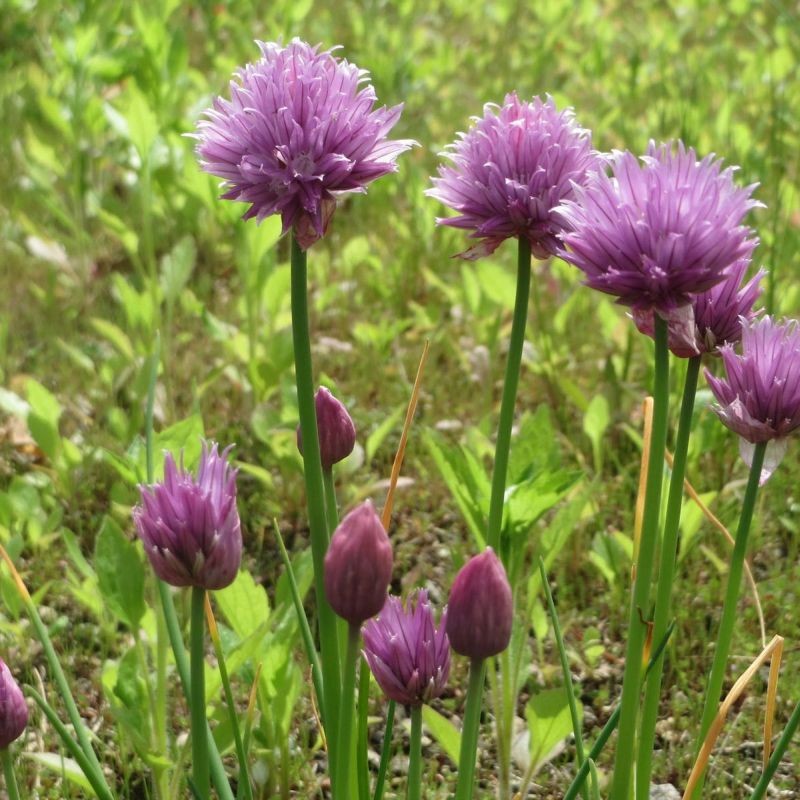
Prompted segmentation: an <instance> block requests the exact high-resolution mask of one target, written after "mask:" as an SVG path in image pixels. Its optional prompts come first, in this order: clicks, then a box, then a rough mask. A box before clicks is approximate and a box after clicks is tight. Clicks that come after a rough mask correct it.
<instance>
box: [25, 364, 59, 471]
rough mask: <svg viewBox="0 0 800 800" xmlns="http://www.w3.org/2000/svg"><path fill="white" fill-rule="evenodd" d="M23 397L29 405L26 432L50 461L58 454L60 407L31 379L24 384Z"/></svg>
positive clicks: (49, 394)
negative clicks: (27, 431)
mask: <svg viewBox="0 0 800 800" xmlns="http://www.w3.org/2000/svg"><path fill="white" fill-rule="evenodd" d="M25 396H26V399H27V401H28V404H29V405H30V411H29V412H28V430H29V431H30V432H31V436H33V438H34V441H35V442H36V444H38V445H39V447H41V448H42V451H43V452H44V453H45V455H46V456H47V457H48V458H49V459H51V460H52V459H54V458H55V457H56V455H57V453H58V448H59V444H60V441H61V437H60V435H59V433H58V421H59V419H60V418H61V405H60V404H59V402H58V400H57V399H56V398H55V396H54V395H53V394H52V393H51V392H50V391H48V390H47V389H46V388H45V387H44V386H42V384H41V383H39V382H38V381H36V380H34V379H33V378H29V379H28V381H27V382H26V384H25Z"/></svg>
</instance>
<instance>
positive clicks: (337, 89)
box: [195, 39, 416, 250]
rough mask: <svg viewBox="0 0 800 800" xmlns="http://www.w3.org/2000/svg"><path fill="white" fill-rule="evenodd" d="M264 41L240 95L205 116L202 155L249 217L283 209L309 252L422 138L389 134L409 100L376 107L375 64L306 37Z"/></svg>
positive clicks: (236, 87)
mask: <svg viewBox="0 0 800 800" xmlns="http://www.w3.org/2000/svg"><path fill="white" fill-rule="evenodd" d="M258 46H259V48H260V49H261V58H260V59H259V60H258V61H256V62H255V63H254V64H248V65H247V66H245V67H244V68H243V69H241V70H239V71H238V72H237V73H236V77H237V79H238V80H235V81H232V82H231V84H230V100H225V99H223V98H221V97H218V98H217V99H216V100H215V101H214V105H213V107H212V108H210V109H208V110H207V111H206V112H205V117H206V118H205V119H204V120H202V121H201V122H200V123H199V124H198V133H197V134H196V135H195V138H196V139H197V140H198V145H197V154H198V156H199V158H200V164H201V166H202V168H203V169H204V170H205V171H206V172H209V173H211V174H212V175H217V176H218V177H220V178H222V179H223V181H224V187H225V188H226V190H227V191H226V192H225V194H223V195H222V197H223V198H225V199H228V200H239V201H242V202H245V203H249V204H250V208H249V209H248V210H247V211H246V212H245V214H244V218H245V219H250V218H252V217H255V218H256V219H257V220H258V221H259V222H260V221H261V220H263V219H264V218H265V217H269V216H271V215H272V214H280V215H281V220H282V222H283V232H284V233H286V232H287V231H289V230H291V229H294V233H295V236H296V237H297V241H298V243H299V244H300V246H301V247H302V248H303V249H304V250H305V249H307V248H308V247H310V246H311V245H312V244H314V242H315V241H317V240H318V239H320V238H321V237H322V236H324V235H325V231H326V229H327V227H328V222H329V221H330V218H331V216H332V215H333V212H334V209H335V207H336V198H337V197H338V196H340V195H342V194H346V193H350V192H365V191H366V187H367V184H369V183H371V182H372V181H374V180H375V179H376V178H380V177H381V176H382V175H386V174H387V173H389V172H396V171H397V165H396V164H395V161H396V160H397V157H398V156H399V155H400V154H401V153H403V152H404V151H406V150H408V149H409V148H410V147H412V146H413V145H414V144H416V143H415V142H413V141H411V140H408V139H401V140H391V139H388V138H387V135H388V133H389V131H390V130H391V129H392V128H393V127H394V125H395V123H396V122H397V120H398V119H399V118H400V112H401V111H402V106H401V105H398V106H394V107H393V108H386V107H383V108H375V105H376V102H377V98H376V96H375V90H374V89H373V87H372V86H371V85H370V84H369V83H367V82H366V81H367V73H366V71H364V70H362V69H359V68H358V67H356V66H355V65H354V64H349V63H348V62H347V61H345V60H344V59H339V58H336V57H335V56H334V55H333V51H332V50H320V49H319V46H316V47H311V46H310V45H308V44H306V43H305V42H303V41H301V40H300V39H293V40H292V41H291V42H290V43H289V44H288V45H286V46H285V47H284V46H282V45H281V44H276V43H264V42H258Z"/></svg>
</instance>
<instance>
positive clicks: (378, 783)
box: [372, 700, 397, 800]
mask: <svg viewBox="0 0 800 800" xmlns="http://www.w3.org/2000/svg"><path fill="white" fill-rule="evenodd" d="M396 707H397V703H395V701H394V700H390V701H389V705H388V706H387V708H386V727H385V728H384V731H383V744H382V745H381V760H380V763H379V764H378V777H377V778H376V779H375V792H374V793H373V795H372V800H383V787H384V786H385V784H386V772H387V771H388V769H389V759H390V758H391V755H392V732H393V730H394V712H395V708H396Z"/></svg>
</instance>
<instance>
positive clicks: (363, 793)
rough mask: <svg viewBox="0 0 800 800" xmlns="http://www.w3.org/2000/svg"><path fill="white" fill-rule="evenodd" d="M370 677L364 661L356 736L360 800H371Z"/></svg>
mask: <svg viewBox="0 0 800 800" xmlns="http://www.w3.org/2000/svg"><path fill="white" fill-rule="evenodd" d="M369 676H370V671H369V667H368V666H367V664H366V662H365V661H364V660H363V659H362V660H361V665H360V666H359V673H358V732H357V734H356V769H357V770H358V800H369V761H368V759H367V748H368V747H369V742H368V741H367V739H368V734H369V729H368V726H367V723H368V714H369Z"/></svg>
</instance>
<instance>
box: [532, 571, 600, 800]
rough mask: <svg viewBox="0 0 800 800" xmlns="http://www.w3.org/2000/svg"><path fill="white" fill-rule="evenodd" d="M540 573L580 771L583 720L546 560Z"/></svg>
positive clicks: (586, 797)
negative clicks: (576, 700)
mask: <svg viewBox="0 0 800 800" xmlns="http://www.w3.org/2000/svg"><path fill="white" fill-rule="evenodd" d="M539 573H540V574H541V576H542V586H543V587H544V593H545V596H546V597H547V608H548V610H549V612H550V619H551V620H552V622H553V634H554V635H555V637H556V647H557V649H558V655H559V657H560V659H561V672H562V673H563V675H564V688H565V690H566V692H567V702H568V703H569V714H570V717H571V718H572V733H573V735H574V737H575V762H576V764H577V767H578V769H580V768H581V767H582V766H583V762H584V761H585V760H586V756H585V754H584V750H583V736H582V734H581V720H580V717H578V707H577V705H576V704H575V688H574V687H573V685H572V672H570V669H569V660H568V658H567V651H566V648H565V647H564V637H563V636H562V635H561V625H560V623H559V621H558V614H557V613H556V605H555V603H554V602H553V593H552V592H551V591H550V584H549V583H548V581H547V573H546V572H545V569H544V560H543V559H542V558H541V557H540V558H539ZM581 793H582V794H583V797H584V800H589V787H588V786H586V784H584V786H583V790H582V792H581Z"/></svg>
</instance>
